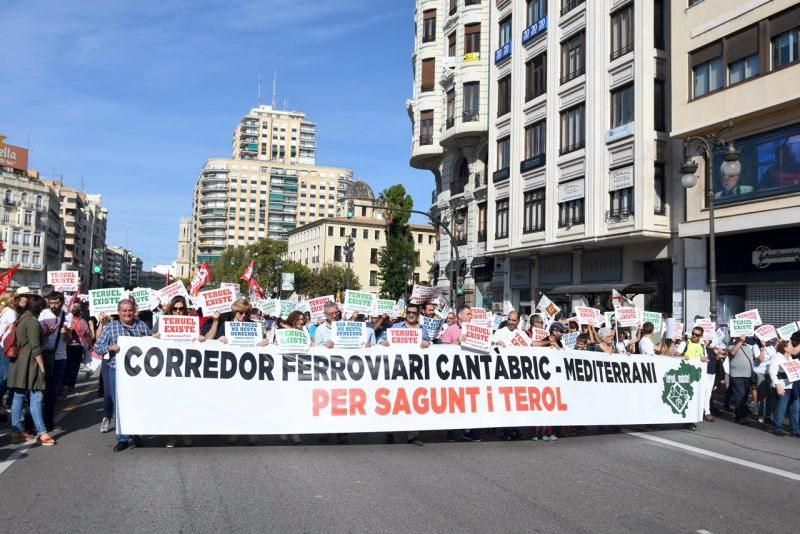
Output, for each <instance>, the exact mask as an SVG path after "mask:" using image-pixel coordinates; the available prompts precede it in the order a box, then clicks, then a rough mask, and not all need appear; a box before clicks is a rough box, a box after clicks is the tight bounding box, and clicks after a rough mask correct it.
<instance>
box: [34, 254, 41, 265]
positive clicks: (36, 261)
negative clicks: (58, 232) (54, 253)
mask: <svg viewBox="0 0 800 534" xmlns="http://www.w3.org/2000/svg"><path fill="white" fill-rule="evenodd" d="M40 263H41V261H40V257H39V253H38V252H34V253H33V264H34V265H39V264H40Z"/></svg>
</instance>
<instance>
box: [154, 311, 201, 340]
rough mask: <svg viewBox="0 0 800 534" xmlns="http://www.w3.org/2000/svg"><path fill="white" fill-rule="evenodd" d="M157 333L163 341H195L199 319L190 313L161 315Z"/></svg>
mask: <svg viewBox="0 0 800 534" xmlns="http://www.w3.org/2000/svg"><path fill="white" fill-rule="evenodd" d="M158 335H159V336H161V339H163V340H164V341H197V338H198V337H200V319H199V318H197V317H196V316H191V315H188V316H187V315H162V316H161V318H160V319H159V321H158Z"/></svg>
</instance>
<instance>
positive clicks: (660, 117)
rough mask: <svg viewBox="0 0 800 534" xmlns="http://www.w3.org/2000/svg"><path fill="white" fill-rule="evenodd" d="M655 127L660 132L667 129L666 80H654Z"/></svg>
mask: <svg viewBox="0 0 800 534" xmlns="http://www.w3.org/2000/svg"><path fill="white" fill-rule="evenodd" d="M653 128H655V130H656V131H658V132H666V131H667V118H666V100H665V96H664V80H655V81H654V82H653Z"/></svg>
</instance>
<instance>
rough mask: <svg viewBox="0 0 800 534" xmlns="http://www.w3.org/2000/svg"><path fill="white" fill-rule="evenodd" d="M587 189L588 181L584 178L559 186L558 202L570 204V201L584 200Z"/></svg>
mask: <svg viewBox="0 0 800 534" xmlns="http://www.w3.org/2000/svg"><path fill="white" fill-rule="evenodd" d="M585 188H586V180H585V179H584V178H581V179H579V180H572V181H571V182H564V183H563V184H558V202H559V203H561V202H569V201H570V200H577V199H579V198H583V196H584V194H585V192H584V191H585Z"/></svg>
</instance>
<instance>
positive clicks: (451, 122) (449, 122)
mask: <svg viewBox="0 0 800 534" xmlns="http://www.w3.org/2000/svg"><path fill="white" fill-rule="evenodd" d="M455 124H456V118H455V117H447V121H445V126H444V127H445V128H447V129H448V130H449V129H450V128H452V127H453V126H455Z"/></svg>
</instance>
